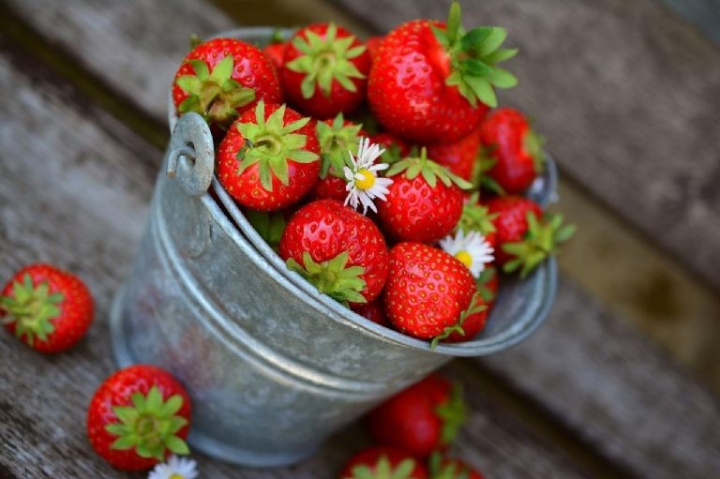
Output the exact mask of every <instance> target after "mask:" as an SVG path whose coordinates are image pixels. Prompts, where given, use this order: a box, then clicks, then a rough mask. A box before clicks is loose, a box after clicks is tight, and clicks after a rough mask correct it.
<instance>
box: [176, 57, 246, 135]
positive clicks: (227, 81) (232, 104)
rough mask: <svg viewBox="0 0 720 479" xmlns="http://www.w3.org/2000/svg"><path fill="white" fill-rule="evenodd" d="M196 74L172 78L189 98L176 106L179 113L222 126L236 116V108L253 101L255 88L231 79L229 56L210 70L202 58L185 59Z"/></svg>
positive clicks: (224, 127) (226, 125)
mask: <svg viewBox="0 0 720 479" xmlns="http://www.w3.org/2000/svg"><path fill="white" fill-rule="evenodd" d="M188 63H190V65H191V66H192V68H193V70H194V71H195V75H183V76H181V77H178V79H177V80H176V81H175V83H176V84H177V86H178V87H180V89H181V90H182V91H184V92H185V93H187V94H188V97H187V98H186V99H185V101H183V102H182V103H181V104H180V105H179V106H178V111H179V112H180V113H181V114H184V113H188V112H191V111H192V112H195V113H198V114H200V115H202V116H203V118H205V120H206V121H207V122H208V123H213V124H216V125H218V126H220V127H221V128H223V129H227V127H228V126H229V125H230V123H232V121H233V120H234V119H235V118H237V116H238V112H237V108H239V107H242V106H245V105H247V104H249V103H251V102H252V101H254V100H255V90H253V89H252V88H246V87H244V86H242V85H241V84H240V83H238V82H237V81H235V80H233V79H232V74H233V70H234V61H233V57H232V55H228V56H226V57H225V58H223V59H222V60H221V61H220V62H219V63H218V64H217V65H215V68H213V70H212V72H210V70H209V69H208V65H207V63H205V62H204V61H202V60H188Z"/></svg>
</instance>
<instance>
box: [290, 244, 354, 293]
mask: <svg viewBox="0 0 720 479" xmlns="http://www.w3.org/2000/svg"><path fill="white" fill-rule="evenodd" d="M302 260H303V263H304V264H302V265H301V264H300V263H298V262H297V261H295V260H294V259H293V258H290V259H288V260H287V267H288V268H289V269H290V270H291V271H295V272H297V273H299V274H300V276H302V277H303V278H305V279H306V280H308V281H309V282H310V283H312V284H314V285H315V287H316V288H317V289H318V291H320V292H321V293H323V294H327V295H328V296H330V297H331V298H333V299H334V300H336V301H338V302H339V303H341V304H344V305H346V306H347V305H348V302H352V303H366V302H367V300H366V299H365V297H364V296H363V295H362V294H361V292H362V291H364V290H365V287H366V286H367V283H365V280H364V279H362V278H361V276H362V275H363V273H365V268H363V267H361V266H350V267H348V266H347V263H348V260H349V255H348V253H347V251H343V252H342V253H340V254H339V255H337V256H336V257H334V258H333V259H330V260H328V261H321V262H320V263H316V262H315V261H314V260H313V259H312V257H311V256H310V253H308V252H307V251H304V252H303V257H302Z"/></svg>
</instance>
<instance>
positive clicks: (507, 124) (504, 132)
mask: <svg viewBox="0 0 720 479" xmlns="http://www.w3.org/2000/svg"><path fill="white" fill-rule="evenodd" d="M480 138H481V139H482V144H483V146H484V147H485V151H486V152H487V153H486V154H487V155H488V159H489V160H490V162H491V163H490V164H491V165H492V166H491V167H490V168H489V170H488V171H487V172H486V174H487V175H488V176H489V177H490V178H492V179H493V180H494V181H495V182H496V183H497V185H498V186H499V187H500V188H501V189H502V191H504V192H505V193H506V194H510V195H516V194H521V193H523V192H524V191H525V190H527V189H528V188H529V187H530V185H531V184H532V182H533V180H535V178H536V177H537V176H538V175H539V174H540V172H541V171H542V168H543V162H544V155H543V151H542V138H541V137H540V136H539V135H537V134H536V133H535V132H533V130H532V128H530V123H529V122H528V120H527V119H526V118H525V116H524V115H523V114H522V113H520V112H519V111H517V110H514V109H512V108H500V109H498V110H495V111H494V112H492V113H491V114H490V115H489V116H488V118H487V120H485V121H484V122H483V124H482V126H481V128H480Z"/></svg>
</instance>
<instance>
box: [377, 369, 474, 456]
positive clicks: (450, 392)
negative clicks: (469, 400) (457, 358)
mask: <svg viewBox="0 0 720 479" xmlns="http://www.w3.org/2000/svg"><path fill="white" fill-rule="evenodd" d="M366 419H367V424H368V429H369V432H370V435H371V436H372V438H373V440H375V441H376V442H377V443H378V444H381V445H384V446H392V447H397V448H400V449H402V450H405V451H407V452H409V453H410V454H412V455H413V456H415V457H418V458H425V457H427V456H429V455H430V454H431V453H432V452H433V451H436V450H441V449H445V448H447V447H448V446H449V445H450V443H451V442H452V441H453V439H454V438H455V436H456V435H457V432H458V430H459V428H460V426H461V425H462V423H463V422H464V420H465V403H464V401H463V397H462V391H461V389H460V386H459V385H458V384H453V383H451V382H450V381H449V380H448V379H446V378H444V377H442V376H440V375H438V374H431V375H429V376H428V377H426V378H425V379H423V380H421V381H419V382H418V383H416V384H414V385H412V386H410V387H409V388H407V389H405V390H403V391H401V392H399V393H398V394H396V395H394V396H392V397H391V398H390V399H387V400H386V401H385V402H383V403H382V404H380V405H379V406H377V407H376V408H375V409H373V410H372V411H370V412H369V413H368V415H367V416H366Z"/></svg>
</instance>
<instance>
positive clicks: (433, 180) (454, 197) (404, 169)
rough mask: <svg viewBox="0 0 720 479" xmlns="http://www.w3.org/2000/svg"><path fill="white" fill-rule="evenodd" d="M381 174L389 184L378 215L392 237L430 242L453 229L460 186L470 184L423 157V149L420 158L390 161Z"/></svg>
mask: <svg viewBox="0 0 720 479" xmlns="http://www.w3.org/2000/svg"><path fill="white" fill-rule="evenodd" d="M385 176H386V177H388V178H392V180H393V183H392V185H390V187H389V193H388V194H387V201H384V202H382V203H380V204H379V205H378V215H379V217H380V221H381V222H382V225H383V228H384V229H385V231H386V232H387V233H388V234H389V235H390V236H391V237H392V238H393V239H396V240H398V241H419V242H427V243H430V242H433V241H437V240H439V239H440V238H443V237H444V236H445V235H447V234H448V233H450V232H451V231H452V230H453V228H455V225H456V224H457V222H458V220H459V219H460V216H461V215H462V208H463V193H462V190H461V189H460V188H465V187H469V186H470V184H469V183H467V182H466V181H464V180H463V179H462V178H458V177H457V176H455V175H453V174H452V173H450V172H449V171H448V170H447V169H446V168H445V167H442V166H440V165H438V164H437V163H435V162H434V161H432V160H429V159H427V157H426V152H425V149H424V148H423V150H422V151H421V153H420V157H418V158H405V159H403V160H401V161H398V162H397V163H395V164H393V165H392V166H391V167H390V169H389V170H388V171H387V173H386V175H385ZM438 180H439V181H438Z"/></svg>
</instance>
